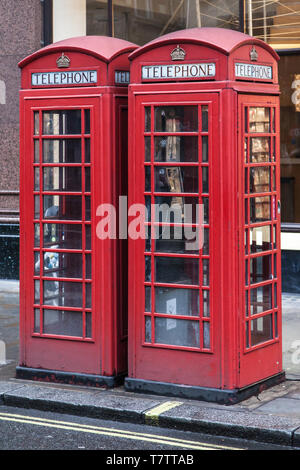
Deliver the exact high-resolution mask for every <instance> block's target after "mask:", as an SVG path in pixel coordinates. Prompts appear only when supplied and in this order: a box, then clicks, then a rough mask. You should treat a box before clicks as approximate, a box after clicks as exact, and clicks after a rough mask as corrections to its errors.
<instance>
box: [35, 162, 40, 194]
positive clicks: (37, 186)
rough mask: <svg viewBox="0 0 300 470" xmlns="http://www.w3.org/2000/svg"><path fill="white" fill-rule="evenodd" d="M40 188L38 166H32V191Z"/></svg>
mask: <svg viewBox="0 0 300 470" xmlns="http://www.w3.org/2000/svg"><path fill="white" fill-rule="evenodd" d="M39 190H40V168H39V167H35V168H34V191H39Z"/></svg>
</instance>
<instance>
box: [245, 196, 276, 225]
mask: <svg viewBox="0 0 300 470" xmlns="http://www.w3.org/2000/svg"><path fill="white" fill-rule="evenodd" d="M265 220H271V198H270V196H262V197H252V198H250V223H255V222H262V221H265Z"/></svg>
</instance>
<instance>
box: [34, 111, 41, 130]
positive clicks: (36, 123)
mask: <svg viewBox="0 0 300 470" xmlns="http://www.w3.org/2000/svg"><path fill="white" fill-rule="evenodd" d="M33 120H34V135H38V134H39V133H40V115H39V112H38V111H35V112H34V113H33Z"/></svg>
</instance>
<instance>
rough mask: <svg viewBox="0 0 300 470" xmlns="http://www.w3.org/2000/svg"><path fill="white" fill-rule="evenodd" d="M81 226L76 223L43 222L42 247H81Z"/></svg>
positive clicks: (69, 248)
mask: <svg viewBox="0 0 300 470" xmlns="http://www.w3.org/2000/svg"><path fill="white" fill-rule="evenodd" d="M81 232H82V227H81V225H78V224H70V225H68V224H44V245H43V246H44V247H53V248H60V249H67V250H72V249H81V248H82V233H81Z"/></svg>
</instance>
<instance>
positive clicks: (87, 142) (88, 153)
mask: <svg viewBox="0 0 300 470" xmlns="http://www.w3.org/2000/svg"><path fill="white" fill-rule="evenodd" d="M84 145H85V152H84V161H85V163H90V162H91V142H90V139H85V141H84Z"/></svg>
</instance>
